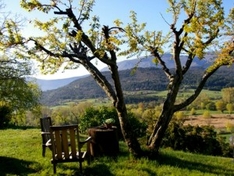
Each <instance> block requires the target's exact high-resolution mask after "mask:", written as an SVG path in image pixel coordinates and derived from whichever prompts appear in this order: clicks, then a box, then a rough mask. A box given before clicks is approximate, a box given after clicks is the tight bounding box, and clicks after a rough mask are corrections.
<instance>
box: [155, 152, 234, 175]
mask: <svg viewBox="0 0 234 176" xmlns="http://www.w3.org/2000/svg"><path fill="white" fill-rule="evenodd" d="M157 161H158V163H159V164H161V165H169V166H173V167H178V168H185V169H188V170H197V171H200V172H202V173H212V174H215V175H230V176H234V173H233V169H227V168H226V167H225V168H223V167H219V166H212V165H210V164H205V163H198V162H192V161H186V160H182V159H180V158H178V157H175V156H170V155H168V154H159V155H158V158H157ZM230 164H232V163H230Z"/></svg>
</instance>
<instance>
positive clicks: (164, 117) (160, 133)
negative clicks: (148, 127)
mask: <svg viewBox="0 0 234 176" xmlns="http://www.w3.org/2000/svg"><path fill="white" fill-rule="evenodd" d="M172 116H173V111H172V108H170V109H164V110H163V111H162V113H161V115H160V117H159V119H158V121H157V124H156V126H155V127H154V130H153V133H152V134H151V136H150V138H149V140H148V142H147V144H148V146H149V149H150V150H151V151H152V152H154V153H155V154H157V153H158V150H159V147H160V144H161V142H162V139H163V137H164V134H165V132H166V130H167V127H168V125H169V123H170V121H171V118H172Z"/></svg>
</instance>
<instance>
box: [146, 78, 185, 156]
mask: <svg viewBox="0 0 234 176" xmlns="http://www.w3.org/2000/svg"><path fill="white" fill-rule="evenodd" d="M181 79H182V78H181V77H180V76H178V75H174V79H173V80H172V84H171V85H173V86H172V87H170V88H169V91H168V94H167V98H166V100H165V102H164V104H163V108H162V112H161V115H160V117H159V119H158V121H157V123H156V125H155V127H154V130H153V132H152V134H151V136H150V138H149V140H148V142H147V145H148V146H149V148H150V150H151V151H152V152H154V154H157V153H158V150H159V148H160V144H161V142H162V139H163V137H164V134H165V132H166V130H167V127H168V125H169V123H170V121H171V119H172V116H173V114H174V112H175V111H174V107H175V101H176V97H177V94H178V91H179V86H180V83H181Z"/></svg>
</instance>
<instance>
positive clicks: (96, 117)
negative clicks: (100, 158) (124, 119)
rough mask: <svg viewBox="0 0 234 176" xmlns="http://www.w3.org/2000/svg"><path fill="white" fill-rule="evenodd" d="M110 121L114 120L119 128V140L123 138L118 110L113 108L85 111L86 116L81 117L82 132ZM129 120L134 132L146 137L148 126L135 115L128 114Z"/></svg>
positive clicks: (91, 108) (104, 107)
mask: <svg viewBox="0 0 234 176" xmlns="http://www.w3.org/2000/svg"><path fill="white" fill-rule="evenodd" d="M108 119H114V121H115V123H113V125H114V126H117V128H118V135H119V138H122V133H121V129H120V124H119V119H118V115H117V112H116V110H115V109H114V108H113V107H106V106H102V107H98V108H95V107H89V108H87V109H86V110H85V112H84V114H83V115H82V116H80V119H79V123H80V130H81V132H83V133H84V132H86V131H87V129H88V128H91V127H96V126H102V125H104V123H105V121H106V120H108ZM128 120H129V121H130V124H131V126H132V129H133V132H134V133H135V134H136V136H137V137H142V136H145V135H146V127H147V125H146V124H145V123H143V122H142V121H140V120H139V119H138V118H136V117H135V116H134V115H133V113H130V112H129V113H128Z"/></svg>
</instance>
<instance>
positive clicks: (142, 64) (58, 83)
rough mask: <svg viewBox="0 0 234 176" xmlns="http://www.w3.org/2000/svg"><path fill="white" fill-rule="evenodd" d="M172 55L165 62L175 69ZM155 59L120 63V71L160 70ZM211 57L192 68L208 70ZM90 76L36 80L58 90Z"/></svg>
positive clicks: (145, 58)
mask: <svg viewBox="0 0 234 176" xmlns="http://www.w3.org/2000/svg"><path fill="white" fill-rule="evenodd" d="M171 57H172V56H171V54H164V55H163V57H162V58H163V60H164V62H165V63H166V64H167V66H168V68H173V67H174V62H173V61H172V60H171ZM152 59H153V57H152V56H147V57H141V58H136V59H126V60H124V61H121V62H118V69H119V71H121V70H128V69H132V68H134V67H137V68H151V67H152V68H160V66H159V65H156V64H155V63H154V62H152ZM186 59H187V57H186V56H181V61H182V64H184V63H185V61H186ZM209 59H210V58H209V57H207V59H204V60H200V59H198V58H195V60H194V61H193V63H192V67H201V68H204V67H205V68H206V67H207V66H209ZM101 71H102V72H105V71H108V68H107V67H105V68H103V69H102V70H101ZM88 76H89V75H85V76H78V77H71V78H64V79H52V80H45V79H36V82H37V84H38V85H39V86H40V88H41V90H42V91H47V90H52V89H57V88H59V87H63V86H65V85H67V84H69V83H71V82H73V81H75V80H78V79H81V78H85V77H88Z"/></svg>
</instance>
